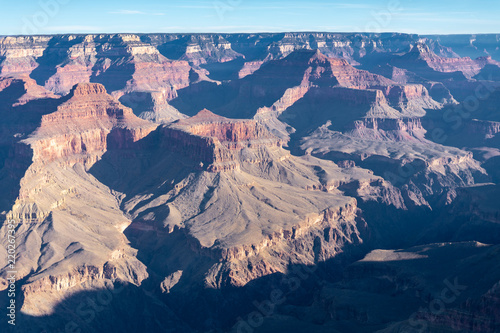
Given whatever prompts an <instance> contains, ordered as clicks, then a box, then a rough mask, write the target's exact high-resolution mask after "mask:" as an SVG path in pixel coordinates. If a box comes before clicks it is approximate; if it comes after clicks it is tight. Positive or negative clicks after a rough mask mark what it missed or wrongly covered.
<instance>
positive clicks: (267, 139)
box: [161, 110, 283, 172]
mask: <svg viewBox="0 0 500 333" xmlns="http://www.w3.org/2000/svg"><path fill="white" fill-rule="evenodd" d="M161 136H162V145H163V146H164V147H165V148H167V149H169V150H171V151H176V152H181V153H183V154H185V155H188V156H189V157H190V158H192V159H195V160H197V161H200V162H201V163H202V164H203V167H204V168H206V170H208V171H212V172H218V171H224V170H232V169H235V168H237V167H238V165H239V163H238V153H239V152H240V151H241V150H242V149H243V148H252V149H258V148H261V147H281V146H282V144H283V143H282V141H281V140H279V139H278V138H276V137H274V136H273V135H272V134H271V133H269V131H268V130H267V129H266V128H265V127H264V126H263V125H261V124H260V123H258V122H257V121H254V120H231V119H227V118H224V117H221V116H217V115H215V114H213V113H212V112H210V111H208V110H202V111H200V112H199V113H198V114H197V115H196V116H194V117H191V118H188V119H183V120H179V121H177V122H176V123H174V124H172V125H170V126H165V127H163V128H162V129H161Z"/></svg>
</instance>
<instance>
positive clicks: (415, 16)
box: [0, 0, 500, 35]
mask: <svg viewBox="0 0 500 333" xmlns="http://www.w3.org/2000/svg"><path fill="white" fill-rule="evenodd" d="M0 5H1V8H2V10H1V12H0V34H1V35H13V34H55V33H96V32H103V33H112V32H136V33H147V32H283V31H334V32H352V31H357V32H384V31H390V32H394V31H396V32H406V33H419V34H432V33H441V34H452V33H454V34H458V33H500V20H499V19H498V15H499V14H500V1H498V0H476V1H470V0H439V1H438V0H371V1H369V0H355V1H347V0H341V1H326V0H309V1H294V0H288V1H281V0H267V1H265V0H185V1H177V0H174V1H169V0H163V1H157V0H142V1H131V0H120V1H117V0H108V1H104V0H100V1H97V0H86V1H81V0H22V1H1V0H0Z"/></svg>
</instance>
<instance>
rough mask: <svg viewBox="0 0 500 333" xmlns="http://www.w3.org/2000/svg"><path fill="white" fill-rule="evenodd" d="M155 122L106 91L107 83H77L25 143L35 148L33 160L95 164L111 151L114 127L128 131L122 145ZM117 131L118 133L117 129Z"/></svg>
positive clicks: (144, 133) (136, 139)
mask: <svg viewBox="0 0 500 333" xmlns="http://www.w3.org/2000/svg"><path fill="white" fill-rule="evenodd" d="M155 127H156V126H155V125H152V124H151V123H148V122H146V121H143V120H140V119H138V118H136V117H135V116H134V114H133V113H132V110H131V109H128V108H126V107H124V106H123V105H121V104H120V103H119V102H118V101H116V100H115V99H113V98H112V97H111V96H109V95H108V94H107V93H106V89H105V88H104V86H103V85H100V84H93V83H83V84H78V85H76V86H75V87H74V88H73V89H72V91H71V92H70V94H69V96H68V99H67V100H66V102H64V103H63V104H61V105H60V106H59V107H58V108H57V111H56V112H54V113H51V114H48V115H44V116H42V120H41V125H40V127H39V128H38V129H37V130H36V132H35V133H33V134H32V135H31V136H30V137H29V138H28V139H26V140H25V141H24V143H26V144H28V145H30V146H31V147H32V149H33V152H34V153H33V161H34V162H36V163H41V164H48V163H50V162H52V161H56V160H57V161H61V163H67V164H70V165H72V164H74V163H77V162H80V163H83V164H84V165H87V166H91V165H92V164H93V163H94V162H95V161H96V160H97V159H98V158H99V156H101V155H102V154H104V152H105V151H106V150H107V148H108V147H107V143H108V141H112V140H113V138H112V137H110V138H108V135H109V134H110V133H112V131H113V129H115V128H117V129H122V130H123V131H125V132H126V135H124V136H123V138H126V139H128V142H129V143H127V142H123V143H122V146H123V147H125V146H126V145H127V144H130V143H133V142H136V141H138V140H140V139H142V138H143V137H145V136H146V135H147V134H149V133H150V132H151V131H153V130H154V129H155ZM114 133H116V132H114Z"/></svg>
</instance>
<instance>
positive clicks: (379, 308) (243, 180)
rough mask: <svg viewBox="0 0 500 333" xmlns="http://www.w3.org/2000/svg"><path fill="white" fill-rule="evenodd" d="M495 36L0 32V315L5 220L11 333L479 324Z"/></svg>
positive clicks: (491, 271)
mask: <svg viewBox="0 0 500 333" xmlns="http://www.w3.org/2000/svg"><path fill="white" fill-rule="evenodd" d="M493 39H495V38H494V36H493V35H491V36H490V35H482V36H479V37H478V36H474V38H473V37H472V36H455V37H453V36H418V35H409V34H398V33H382V34H347V33H346V34H341V33H305V32H303V33H302V32H300V33H280V34H271V33H266V34H264V33H263V34H111V35H110V34H88V35H77V34H74V35H73V34H72V35H55V36H49V35H45V36H6V37H0V118H1V119H2V120H1V123H0V187H1V188H2V189H3V192H2V194H1V195H0V216H1V224H0V243H1V246H0V258H2V259H0V295H1V296H2V300H1V301H0V306H2V308H4V299H6V297H3V296H4V294H6V293H7V288H8V281H7V276H8V271H9V268H8V265H7V262H4V258H7V239H8V237H7V234H8V232H9V231H8V226H7V222H8V221H13V223H15V225H16V229H15V230H16V242H17V251H18V258H17V260H16V261H17V263H16V267H17V268H18V271H17V279H18V281H17V285H18V287H19V293H20V296H19V298H18V300H19V303H18V304H19V306H20V307H19V327H17V329H18V331H19V332H41V331H46V332H68V331H75V329H79V330H80V331H82V332H103V331H107V332H137V331H145V332H146V331H148V332H164V331H167V329H169V330H171V331H173V332H180V331H182V332H242V331H245V332H246V331H249V329H250V330H251V331H252V332H269V331H276V330H277V329H280V330H283V329H287V328H289V329H290V331H311V332H323V331H328V332H385V333H390V332H418V331H419V330H420V329H424V330H425V329H427V330H429V331H432V332H450V331H457V332H496V331H497V330H498V327H497V325H498V324H496V322H497V318H498V316H499V313H500V311H499V308H498V294H499V292H498V283H499V282H500V270H499V267H498V263H496V261H498V260H497V255H498V246H499V244H500V205H499V200H498V198H499V195H500V183H499V181H500V177H499V176H500V174H499V173H498V166H499V161H500V160H499V156H500V140H499V136H498V135H499V133H500V124H499V122H500V117H499V115H500V113H499V112H498V101H500V80H499V76H496V74H495V73H497V72H498V71H500V59H499V58H498V52H496V51H497V50H496V49H495V48H494V47H493V46H491V44H492V43H493ZM497 39H498V38H497ZM497 39H495V41H496V40H497ZM484 43H485V45H488V47H483V46H484V45H483V44H484ZM493 44H494V43H493ZM495 45H496V44H495ZM495 260H496V261H495ZM471 267H474V269H471ZM474 270H475V271H476V272H480V275H481V278H480V281H478V280H475V278H476V277H475V276H474V275H475V274H476V273H474V272H473V271H474ZM477 274H479V273H477ZM457 281H458V282H457ZM453 283H455V285H456V284H458V285H459V286H465V287H466V289H463V290H462V289H459V291H460V292H457V295H455V296H456V297H455V298H454V300H453V301H451V302H448V303H446V308H445V309H444V310H443V311H439V312H436V311H433V309H432V307H429V304H432V303H433V301H437V300H441V301H443V300H442V299H441V298H440V297H442V296H441V295H442V293H443V290H445V289H446V288H450V284H453ZM455 291H456V290H455ZM277 294H279V295H277ZM110 295H111V296H110ZM105 296H106V297H107V298H108V299H106V301H105V302H104V303H105V304H104V303H103V301H102V300H103V297H105ZM276 299H278V300H279V301H276ZM89 300H90V301H89ZM92 300H94V301H92ZM89 302H90V303H89ZM92 302H93V303H92ZM95 302H97V303H99V302H101V303H102V304H101V305H105V306H102V307H99V309H100V310H99V311H94V312H91V313H92V316H91V317H88V316H86V315H85V313H87V314H88V313H89V312H88V309H89V307H88V304H90V305H92V304H95ZM434 303H435V302H434ZM91 308H92V307H91ZM101 308H102V309H101ZM85 309H87V311H85ZM94 309H97V308H94ZM263 309H267V311H266V310H263ZM256 311H257V313H258V314H259V316H260V317H262V321H261V322H260V324H259V325H253V324H252V323H255V322H254V321H252V319H251V318H252V316H255V313H256ZM134 313H136V314H137V313H141V314H142V315H143V316H144V318H147V320H138V319H137V316H136V315H134ZM90 318H91V319H90ZM1 325H3V323H2V324H1ZM0 327H2V326H0ZM423 327H425V328H423ZM2 329H3V327H2ZM7 329H8V328H6V330H7ZM2 331H3V330H2Z"/></svg>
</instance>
